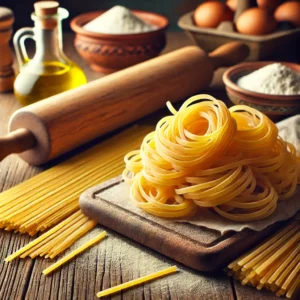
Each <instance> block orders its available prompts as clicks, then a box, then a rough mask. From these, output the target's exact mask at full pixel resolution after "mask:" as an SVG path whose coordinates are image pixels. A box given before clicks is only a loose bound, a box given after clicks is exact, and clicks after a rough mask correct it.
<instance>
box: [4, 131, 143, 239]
mask: <svg viewBox="0 0 300 300" xmlns="http://www.w3.org/2000/svg"><path fill="white" fill-rule="evenodd" d="M146 132H149V127H146V126H145V127H137V126H135V127H133V128H131V129H129V130H127V131H125V132H124V133H121V134H119V135H117V136H115V137H113V138H111V139H109V140H107V141H105V142H103V143H100V144H99V145H97V146H95V147H93V148H92V149H90V150H87V151H85V152H83V153H81V154H79V155H77V156H75V157H73V158H71V159H69V160H68V161H66V162H64V163H62V164H60V165H58V166H55V167H53V168H52V169H49V170H47V171H45V172H43V173H41V174H39V175H37V176H35V177H33V178H31V179H29V180H27V181H25V182H23V183H21V184H19V185H18V186H16V187H14V188H11V189H10V190H7V191H5V192H3V193H2V194H1V195H0V198H1V201H0V228H5V230H13V231H16V232H20V233H28V234H30V235H35V234H36V233H37V232H43V231H46V230H48V229H49V228H51V227H52V226H54V225H56V224H58V223H59V222H61V221H64V220H65V219H66V218H68V217H69V216H70V215H72V214H73V213H76V212H77V211H78V210H79V203H78V199H79V196H80V194H81V193H82V192H83V191H85V190H86V189H88V188H90V187H91V186H93V185H96V184H99V183H101V182H103V181H105V180H108V179H110V178H112V177H114V176H117V175H119V174H120V173H121V172H122V169H123V157H124V155H125V153H126V152H128V151H130V150H132V149H135V148H137V147H138V146H139V144H140V143H141V140H142V137H143V136H144V135H145V134H146ZM81 218H82V219H81V222H83V220H84V217H83V216H81ZM78 222H79V221H78ZM87 222H88V221H87ZM69 225H70V224H69ZM73 229H74V230H75V231H76V228H75V227H73ZM72 232H73V231H72ZM72 232H71V231H69V233H72ZM79 236H80V235H79ZM79 236H78V238H79Z"/></svg>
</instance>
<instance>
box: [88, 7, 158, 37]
mask: <svg viewBox="0 0 300 300" xmlns="http://www.w3.org/2000/svg"><path fill="white" fill-rule="evenodd" d="M83 28H84V29H85V30H88V31H92V32H97V33H106V34H132V33H141V32H147V31H153V30H155V29H156V28H157V27H156V26H154V25H151V24H147V23H146V22H144V21H143V20H141V19H140V18H138V17H137V16H135V15H134V14H133V13H132V12H131V11H130V10H129V9H128V8H126V7H123V6H119V5H117V6H114V7H113V8H111V9H110V10H108V11H107V12H105V13H104V14H102V15H101V16H99V17H98V18H96V19H94V20H92V21H91V22H89V23H87V24H86V25H84V27H83Z"/></svg>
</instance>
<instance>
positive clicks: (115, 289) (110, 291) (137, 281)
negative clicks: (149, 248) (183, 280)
mask: <svg viewBox="0 0 300 300" xmlns="http://www.w3.org/2000/svg"><path fill="white" fill-rule="evenodd" d="M175 272H177V267H176V266H173V267H170V268H167V269H164V270H161V271H158V272H155V273H152V274H150V275H146V276H143V277H140V278H138V279H133V280H131V281H129V282H126V283H122V284H120V285H117V286H115V287H112V288H109V289H106V290H104V291H101V292H99V293H98V294H97V297H98V298H101V297H105V296H109V295H111V294H114V293H117V292H120V291H122V290H124V289H128V288H130V287H133V286H136V285H139V284H142V283H145V282H148V281H151V280H154V279H157V278H159V277H163V276H166V275H169V274H172V273H175Z"/></svg>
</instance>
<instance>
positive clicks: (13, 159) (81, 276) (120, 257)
mask: <svg viewBox="0 0 300 300" xmlns="http://www.w3.org/2000/svg"><path fill="white" fill-rule="evenodd" d="M64 40H65V43H64V45H65V53H66V54H67V56H68V57H70V58H71V59H72V60H74V61H76V62H78V63H79V65H80V66H81V67H82V68H83V69H84V71H85V73H86V75H87V77H88V79H89V80H94V79H96V78H99V77H101V75H100V74H98V73H95V72H93V71H91V70H90V69H89V67H88V65H87V64H86V63H85V62H84V61H82V60H81V59H80V57H79V56H78V54H77V53H76V51H75V49H74V48H73V43H72V40H73V36H72V35H71V34H65V36H64ZM189 44H191V42H190V40H189V39H188V38H187V37H186V36H185V35H184V33H169V35H168V46H167V48H166V49H165V52H167V51H171V50H173V49H176V48H179V47H182V46H185V45H189ZM199 72H201V70H199ZM221 74H222V70H220V71H219V72H217V74H216V76H215V78H214V81H213V84H212V86H211V88H210V89H209V91H208V92H210V93H211V94H212V95H214V96H218V97H219V99H222V100H226V96H225V93H224V89H223V85H222V83H221ZM19 107H20V105H19V104H18V103H17V101H16V99H15V97H14V95H13V94H12V93H7V94H0V135H3V134H5V133H6V132H7V124H8V120H9V117H10V115H11V114H12V113H13V112H14V111H15V110H16V109H18V108H19ZM68 156H69V155H66V156H65V157H64V158H68ZM55 163H57V161H56V162H54V163H51V164H48V165H46V166H43V167H42V168H41V167H32V166H30V165H28V164H26V163H25V162H23V161H22V160H20V159H19V158H18V157H17V156H16V155H11V156H10V157H7V158H6V159H4V160H3V161H2V162H0V191H1V190H2V191H4V190H7V189H9V188H10V187H13V186H15V185H17V184H18V183H20V182H22V181H24V180H26V179H28V178H30V177H32V176H34V175H35V174H38V173H40V172H42V171H43V170H44V169H46V168H49V167H50V166H51V165H53V164H55ZM0 200H1V196H0ZM96 230H98V231H99V230H101V227H100V226H99V227H98V228H97V229H96ZM109 234H110V237H109V238H108V239H106V240H105V241H104V242H102V243H101V244H99V245H98V246H95V247H93V248H92V249H90V250H88V251H87V252H85V253H84V254H83V255H81V256H80V257H78V258H77V259H75V260H73V261H72V262H71V263H69V264H67V265H65V266H64V267H63V268H62V269H61V270H59V271H58V272H56V273H54V274H53V275H51V276H49V277H44V276H43V275H42V273H41V271H42V270H43V269H44V268H45V267H47V266H49V265H50V264H51V263H50V262H49V261H46V260H44V259H36V260H30V259H26V260H16V261H14V262H12V263H4V258H5V257H6V256H8V255H9V254H11V253H13V252H14V251H15V250H17V249H19V248H20V247H22V246H23V245H25V244H26V243H28V242H29V241H30V240H31V238H30V237H28V236H26V235H20V234H14V233H12V232H5V231H1V232H0V300H17V299H29V300H34V299H39V300H44V299H61V300H65V299H79V300H84V299H89V300H90V299H97V298H96V297H95V295H96V293H97V292H98V291H100V290H101V289H103V288H108V287H110V286H113V285H116V284H119V283H121V282H126V281H128V280H131V279H133V278H136V277H138V276H141V275H144V274H148V273H149V272H153V271H158V270H159V269H161V268H164V267H167V266H168V265H171V264H175V262H172V261H169V260H168V259H166V258H165V257H162V256H161V255H159V254H157V253H154V252H153V251H151V250H149V249H145V248H144V247H141V246H139V245H138V244H136V243H134V242H132V241H129V240H128V239H126V238H123V237H121V236H120V235H118V234H116V233H113V232H110V231H109ZM150 257H151V262H152V263H151V265H149V263H148V262H149V258H150ZM177 265H178V264H177ZM178 266H179V268H180V270H181V271H180V272H179V273H180V274H178V275H173V276H174V277H172V276H170V277H168V278H165V279H161V280H157V281H155V282H153V283H149V284H146V285H143V286H140V287H138V288H134V289H131V290H128V291H126V292H123V293H121V294H118V295H116V296H114V297H113V299H153V300H154V299H203V300H205V299H241V300H250V299H253V300H254V299H255V300H259V299H266V300H271V299H273V300H275V299H278V298H276V297H275V296H273V295H272V294H270V293H268V292H264V291H257V290H256V289H254V288H251V287H244V286H242V285H241V284H239V283H237V282H234V281H233V280H232V279H231V278H228V277H227V276H226V275H225V274H224V273H223V272H222V271H220V272H219V273H217V274H202V273H199V272H194V271H192V270H190V269H188V268H185V267H183V266H181V265H178ZM175 276H181V277H180V278H183V279H182V280H180V284H175V282H178V280H175V279H176V277H175Z"/></svg>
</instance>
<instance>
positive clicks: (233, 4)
mask: <svg viewBox="0 0 300 300" xmlns="http://www.w3.org/2000/svg"><path fill="white" fill-rule="evenodd" d="M226 5H227V6H228V7H229V8H230V9H231V10H232V11H236V9H237V5H238V0H227V1H226Z"/></svg>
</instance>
